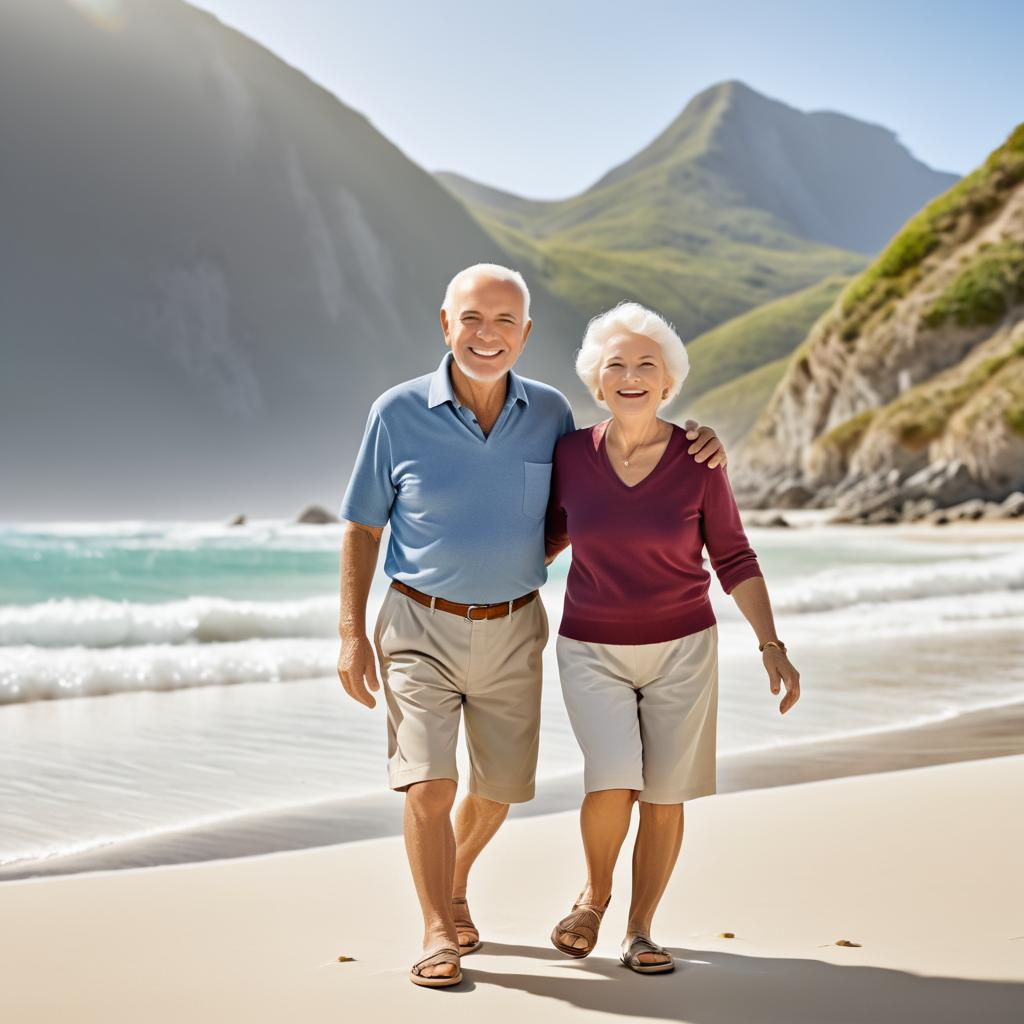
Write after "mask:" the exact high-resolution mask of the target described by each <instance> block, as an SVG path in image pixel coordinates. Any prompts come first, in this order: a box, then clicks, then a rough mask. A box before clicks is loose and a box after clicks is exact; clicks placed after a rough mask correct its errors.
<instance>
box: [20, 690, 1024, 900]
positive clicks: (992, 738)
mask: <svg viewBox="0 0 1024 1024" xmlns="http://www.w3.org/2000/svg"><path fill="white" fill-rule="evenodd" d="M1017 754H1024V701H1016V702H1012V703H1005V704H999V705H994V706H989V707H982V708H975V709H971V710H968V711H963V712H960V713H958V714H953V715H951V716H949V717H946V718H941V719H936V720H931V721H927V722H924V723H921V724H918V725H913V726H903V727H899V726H897V727H892V728H885V729H877V730H873V731H870V732H861V733H855V734H852V735H849V736H845V737H840V738H828V739H812V740H805V741H800V742H795V743H788V744H784V745H779V746H777V747H765V748H761V749H758V750H746V751H738V752H736V753H732V754H720V755H719V757H718V772H717V774H718V795H725V794H731V793H738V792H744V791H753V790H760V789H774V788H778V787H786V786H793V785H800V784H803V783H808V782H816V781H824V780H828V779H839V778H851V777H858V776H864V775H873V774H878V773H883V772H890V771H897V770H903V769H910V768H920V767H927V766H933V765H940V764H949V763H954V762H970V761H979V760H987V759H991V758H999V757H1006V756H1012V755H1017ZM582 798H583V783H582V772H579V773H573V774H570V775H563V776H554V777H550V778H546V779H543V780H541V781H540V782H538V786H537V796H536V797H535V798H534V800H532V801H530V802H529V803H526V804H517V805H513V807H512V809H511V812H510V818H513V819H526V818H537V817H542V816H547V815H553V814H559V813H563V812H567V811H574V810H575V809H577V808H578V807H579V805H580V802H581V801H582ZM694 803H699V801H697V802H692V801H691V803H690V805H688V806H692V805H693V804H694ZM402 807H403V801H402V800H401V799H400V797H399V795H398V794H395V793H392V792H390V791H389V790H382V791H381V792H380V793H379V794H370V795H366V796H361V797H349V798H338V799H331V800H322V801H317V802H314V803H310V804H302V805H297V806H294V807H289V808H284V809H282V810H280V811H274V812H269V813H267V812H256V813H251V814H245V815H240V816H238V817H237V818H232V819H228V820H227V821H221V822H217V823H215V824H213V825H206V826H201V827H198V828H194V829H185V830H178V831H174V832H167V833H161V834H160V835H159V836H157V837H153V838H146V839H135V840H129V841H126V842H120V843H116V844H112V845H110V846H104V847H100V848H98V849H93V850H87V851H82V852H79V853H72V854H66V855H63V856H59V857H52V858H48V859H46V860H43V861H31V862H28V863H23V864H21V865H19V863H17V862H16V863H13V864H11V865H9V866H7V867H0V890H2V888H3V887H4V885H5V884H6V883H9V882H17V881H31V880H33V879H38V880H44V879H47V878H53V877H57V876H69V875H79V874H85V873H92V872H122V871H134V870H142V869H147V868H153V867H160V866H168V865H175V864H178V865H180V864H196V863H203V862H211V861H225V860H238V859H244V858H250V857H258V856H263V855H271V854H275V853H284V852H297V851H302V850H309V849H316V848H323V847H328V846H336V845H349V844H352V843H358V842H363V841H368V840H376V839H382V838H387V837H395V836H399V835H401V831H402Z"/></svg>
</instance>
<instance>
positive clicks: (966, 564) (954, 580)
mask: <svg viewBox="0 0 1024 1024" xmlns="http://www.w3.org/2000/svg"><path fill="white" fill-rule="evenodd" d="M770 582H771V581H769V585H770ZM1013 590H1024V552H1021V553H1000V554H998V555H995V556H992V557H988V558H978V559H965V558H960V559H949V560H946V561H941V562H931V563H926V564H916V565H913V564H912V565H878V564H875V565H864V566H843V567H842V568H835V569H823V570H820V571H818V572H815V573H812V574H811V575H809V576H807V577H806V578H805V579H799V580H790V581H788V582H786V583H784V584H781V585H779V586H777V587H771V594H772V607H773V609H774V610H776V611H779V612H788V613H791V614H793V613H796V614H799V613H805V612H822V611H831V610H834V609H839V608H848V607H851V606H853V605H862V604H884V603H887V602H892V601H908V600H914V599H927V598H934V597H953V596H968V595H972V594H984V593H990V592H993V591H1013Z"/></svg>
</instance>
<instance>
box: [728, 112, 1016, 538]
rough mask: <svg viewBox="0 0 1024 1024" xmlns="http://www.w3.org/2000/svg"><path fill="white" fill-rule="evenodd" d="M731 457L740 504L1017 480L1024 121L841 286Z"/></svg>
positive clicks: (862, 508) (883, 499)
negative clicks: (847, 283)
mask: <svg viewBox="0 0 1024 1024" xmlns="http://www.w3.org/2000/svg"><path fill="white" fill-rule="evenodd" d="M737 455H738V458H737V463H736V469H735V470H734V471H733V472H732V473H731V475H730V476H731V480H732V483H733V487H734V489H735V490H736V492H737V494H738V495H741V496H743V498H744V499H745V500H746V501H747V502H748V503H750V504H759V505H771V504H779V503H792V504H801V503H807V504H813V505H818V506H828V505H832V504H837V505H839V506H840V508H841V510H842V514H843V515H846V516H850V517H860V516H881V517H889V518H891V517H894V516H910V517H911V518H912V517H914V516H915V515H917V514H920V512H921V510H922V509H927V507H928V505H929V504H930V505H931V506H932V507H934V506H936V505H939V506H942V505H947V504H951V503H954V502H958V501H962V500H967V499H970V498H990V499H995V500H1001V499H1003V498H1006V497H1007V496H1008V495H1009V494H1011V493H1012V492H1013V491H1014V490H1018V489H1024V124H1021V125H1019V126H1018V127H1017V128H1016V129H1015V130H1014V131H1013V132H1012V133H1011V134H1010V136H1009V137H1008V138H1007V140H1006V142H1005V143H1004V144H1003V145H1002V146H1000V147H999V148H998V149H996V150H994V151H993V152H992V153H991V154H990V155H989V157H988V159H987V160H986V161H985V163H984V164H983V165H982V166H981V167H979V168H978V169H977V170H975V171H973V172H972V173H971V174H969V175H968V176H967V177H965V178H964V179H963V180H962V181H960V182H958V183H957V184H956V185H955V186H954V187H953V188H951V189H949V190H948V191H947V192H946V193H945V194H943V195H942V196H940V197H938V198H937V199H935V200H933V201H932V202H930V203H929V204H928V205H927V206H925V207H924V209H923V210H921V211H920V212H919V213H918V214H917V215H916V216H914V217H912V218H911V219H910V220H909V221H908V222H907V223H906V225H904V227H903V228H902V230H901V231H899V232H898V233H897V234H896V236H895V237H894V238H893V239H892V240H891V242H890V243H889V244H888V246H886V248H885V250H884V251H883V252H882V253H881V254H880V255H879V256H878V258H877V259H876V260H874V262H872V264H871V265H870V266H869V267H868V268H867V269H866V270H865V271H864V272H863V273H862V274H860V275H859V276H858V277H856V278H855V279H854V280H853V281H852V282H851V283H850V284H849V285H848V286H847V287H846V288H845V289H844V291H843V292H842V294H841V295H840V296H839V298H838V299H837V300H836V302H835V304H834V305H833V307H832V308H831V309H830V310H829V311H828V312H827V313H826V314H825V315H824V316H823V317H822V318H821V319H820V320H818V321H817V323H816V324H815V326H814V328H813V329H812V331H811V333H810V335H809V336H808V338H807V340H806V341H805V342H804V344H803V345H801V346H800V348H799V350H798V351H797V352H796V353H795V354H794V356H793V357H792V358H791V360H790V364H789V366H788V367H787V369H786V371H785V373H784V375H783V378H782V380H781V381H780V383H779V385H778V387H777V388H776V390H775V392H774V393H773V395H772V396H771V400H770V401H769V403H768V405H767V407H766V408H765V410H764V412H763V413H762V415H761V416H760V418H759V419H758V421H757V422H756V424H755V425H754V427H753V428H752V430H751V431H750V434H749V435H748V437H747V439H746V441H745V442H744V444H743V446H742V449H741V451H740V452H738V453H737Z"/></svg>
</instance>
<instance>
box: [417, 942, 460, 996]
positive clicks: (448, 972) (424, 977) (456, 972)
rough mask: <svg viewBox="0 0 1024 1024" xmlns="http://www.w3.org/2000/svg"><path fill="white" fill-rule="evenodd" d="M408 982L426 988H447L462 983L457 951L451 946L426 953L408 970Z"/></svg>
mask: <svg viewBox="0 0 1024 1024" xmlns="http://www.w3.org/2000/svg"><path fill="white" fill-rule="evenodd" d="M409 980H410V981H411V982H412V983H413V984H414V985H422V986H424V987H426V988H447V987H449V986H450V985H457V984H458V983H459V982H460V981H462V967H461V965H460V964H459V951H458V950H457V949H455V948H454V947H452V946H442V947H441V948H439V949H434V950H433V951H432V952H429V953H426V954H425V955H424V956H423V958H422V959H421V960H417V961H416V963H414V964H413V965H412V967H411V968H410V969H409Z"/></svg>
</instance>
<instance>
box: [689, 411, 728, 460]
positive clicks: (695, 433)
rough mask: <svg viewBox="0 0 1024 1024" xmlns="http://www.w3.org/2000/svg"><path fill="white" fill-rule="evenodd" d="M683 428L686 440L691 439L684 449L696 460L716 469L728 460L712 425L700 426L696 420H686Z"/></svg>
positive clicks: (723, 446)
mask: <svg viewBox="0 0 1024 1024" xmlns="http://www.w3.org/2000/svg"><path fill="white" fill-rule="evenodd" d="M683 428H684V429H685V430H686V437H687V440H692V441H693V444H691V445H690V447H689V448H687V449H686V450H687V451H688V452H689V453H690V454H691V455H692V456H693V457H694V459H695V460H696V461H697V462H707V464H708V469H716V468H717V467H718V466H724V465H725V464H726V463H727V462H728V461H729V460H728V459H727V458H726V454H725V445H724V444H722V440H721V438H720V437H718V435H717V434H716V433H715V430H714V428H713V427H702V426H701V425H700V424H699V423H698V422H697V421H696V420H687V421H686V422H685V423H684V424H683Z"/></svg>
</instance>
